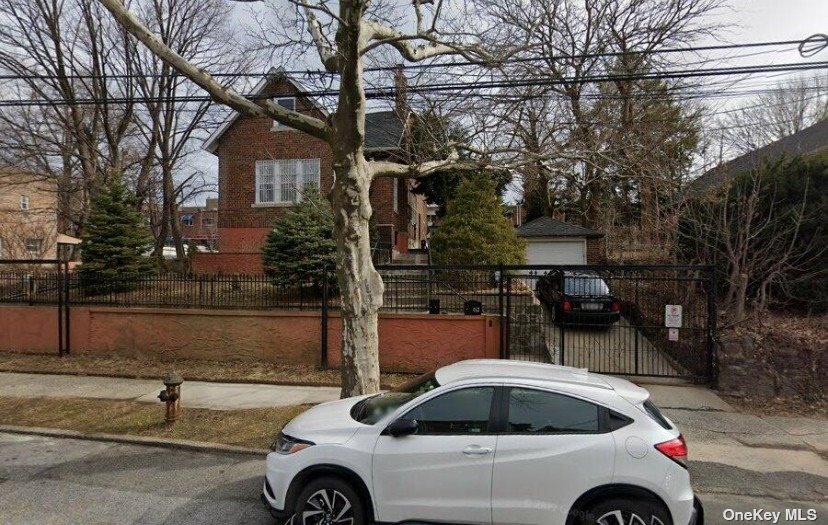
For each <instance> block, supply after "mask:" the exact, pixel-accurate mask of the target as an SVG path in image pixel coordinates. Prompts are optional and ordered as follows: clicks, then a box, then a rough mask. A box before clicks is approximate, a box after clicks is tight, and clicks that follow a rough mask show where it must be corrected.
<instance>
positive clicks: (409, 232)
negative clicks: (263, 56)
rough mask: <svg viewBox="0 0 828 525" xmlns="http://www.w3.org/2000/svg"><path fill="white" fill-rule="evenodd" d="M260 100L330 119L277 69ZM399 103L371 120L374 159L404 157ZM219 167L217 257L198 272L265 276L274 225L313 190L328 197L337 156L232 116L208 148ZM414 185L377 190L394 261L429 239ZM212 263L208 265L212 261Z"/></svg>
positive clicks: (392, 182) (276, 128)
mask: <svg viewBox="0 0 828 525" xmlns="http://www.w3.org/2000/svg"><path fill="white" fill-rule="evenodd" d="M254 94H255V95H264V96H269V97H272V98H273V99H274V100H275V101H276V102H277V103H278V104H280V105H283V106H285V107H288V108H290V109H295V110H296V111H299V112H302V113H306V114H310V115H313V116H314V117H317V118H321V119H324V118H326V117H327V113H326V111H325V109H324V108H322V107H321V106H320V105H319V104H318V103H316V102H315V101H314V100H313V99H312V98H311V97H309V96H306V95H303V88H302V86H301V85H300V84H298V83H297V82H296V81H294V80H293V79H291V78H289V77H288V76H286V75H284V74H283V73H281V72H280V71H278V70H271V76H269V77H268V78H265V79H263V80H262V82H260V83H259V85H258V86H256V88H254ZM404 108H405V105H404V104H402V103H400V102H398V104H397V108H396V109H395V110H393V111H379V112H371V113H368V114H367V115H366V124H365V126H366V131H365V135H366V137H365V145H366V152H367V155H368V156H369V158H393V157H394V155H395V154H396V153H398V152H399V151H400V148H401V145H402V141H403V140H404V135H405V132H406V126H407V122H408V113H407V109H404ZM204 149H205V150H207V151H208V152H210V153H212V154H214V155H216V156H217V157H218V161H219V173H218V175H219V176H218V180H219V197H218V227H217V233H218V251H219V253H218V254H214V255H212V256H209V257H208V256H207V255H204V256H202V255H199V259H200V260H199V261H197V263H196V271H200V272H224V273H249V272H259V271H261V260H260V253H261V248H262V245H263V244H264V241H265V238H266V236H267V234H268V232H269V231H270V230H271V228H272V226H273V223H274V221H277V220H278V219H279V217H280V216H281V214H282V213H283V212H284V211H285V209H287V208H289V207H290V206H292V205H293V203H294V202H296V199H299V198H301V192H302V189H303V188H305V187H308V186H316V187H318V188H321V190H322V192H323V193H324V192H325V190H326V189H327V188H329V187H330V186H331V184H332V182H333V165H332V162H333V158H332V157H333V156H332V152H331V149H330V147H329V146H328V144H327V143H326V142H325V141H323V140H321V139H318V138H315V137H312V136H310V135H308V134H305V133H303V132H301V131H297V130H295V129H292V128H289V127H286V126H284V125H280V124H278V123H276V122H274V121H273V120H271V119H268V118H262V117H250V116H242V115H240V114H238V113H234V114H233V115H232V116H231V117H230V118H229V119H227V120H226V121H225V122H224V123H223V124H222V125H221V126H220V127H219V128H218V129H217V130H216V132H215V133H213V135H212V136H210V137H209V138H208V139H207V141H206V142H205V145H204ZM412 187H413V181H408V180H404V179H393V178H381V179H377V180H375V181H374V182H373V184H372V186H371V205H372V207H373V211H374V221H375V225H376V231H377V240H376V242H375V246H376V247H381V248H387V249H391V250H392V252H393V253H394V254H400V253H405V252H407V251H408V249H409V248H413V247H419V246H420V243H421V241H422V240H424V239H425V238H426V235H427V226H426V208H425V201H424V199H423V198H422V196H418V195H414V194H413V193H412V192H411V189H412ZM208 259H209V260H208Z"/></svg>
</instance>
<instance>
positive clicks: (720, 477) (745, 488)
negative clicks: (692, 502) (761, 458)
mask: <svg viewBox="0 0 828 525" xmlns="http://www.w3.org/2000/svg"><path fill="white" fill-rule="evenodd" d="M262 472H263V461H262V459H257V458H250V457H248V456H238V455H224V454H208V453H201V452H186V451H176V450H168V449H162V448H154V447H145V446H135V445H123V444H114V443H100V442H93V441H79V440H71V439H53V438H46V437H35V436H22V435H12V434H0V524H3V525H6V524H13V525H18V524H20V525H23V524H32V525H51V524H67V525H69V524H71V525H87V524H88V525H103V524H142V525H150V524H175V525H190V524H193V525H195V524H222V525H234V524H239V525H241V524H245V525H258V524H272V523H273V520H272V519H271V518H270V516H269V514H268V513H267V512H265V510H264V509H263V508H262V505H261V502H260V501H259V489H260V485H259V483H260V479H261V475H262ZM691 472H692V474H693V477H694V484H695V486H696V488H697V490H698V491H699V492H700V496H701V499H702V501H703V502H704V504H705V507H706V510H707V512H706V514H707V523H714V524H718V523H748V522H749V521H737V520H732V521H729V520H726V519H724V518H723V512H724V510H725V509H728V508H729V509H733V510H738V511H750V510H752V509H764V510H766V511H782V517H781V519H780V520H779V521H778V523H792V522H791V521H788V520H785V518H784V516H785V514H784V511H785V509H792V508H801V509H816V511H817V512H818V519H817V521H816V522H815V523H826V522H828V500H827V499H826V498H828V478H825V477H822V476H818V475H814V474H807V473H802V472H784V471H782V472H756V471H751V470H746V469H740V468H738V467H734V466H730V465H723V464H719V463H710V462H697V463H693V464H691ZM793 500H802V501H800V502H799V503H794V502H793ZM766 523H770V522H766Z"/></svg>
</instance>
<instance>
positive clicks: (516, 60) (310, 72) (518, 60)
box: [0, 37, 813, 80]
mask: <svg viewBox="0 0 828 525" xmlns="http://www.w3.org/2000/svg"><path fill="white" fill-rule="evenodd" d="M812 38H813V37H809V38H806V39H802V40H776V41H766V42H751V43H742V44H717V45H708V46H696V47H692V46H691V47H679V48H665V49H650V50H628V51H607V52H601V53H581V54H572V55H555V56H532V57H511V58H508V59H505V60H503V61H494V62H487V61H483V60H462V61H460V60H458V61H451V62H430V63H424V64H403V65H394V66H375V67H366V68H364V70H363V71H365V72H379V71H395V70H397V69H399V68H402V69H403V70H420V69H432V68H448V67H466V66H488V67H500V66H504V65H512V64H523V63H531V62H549V61H563V60H575V59H584V58H603V57H606V58H610V57H618V56H626V55H642V54H645V55H659V54H674V53H699V52H703V51H724V50H732V49H747V48H757V47H779V46H800V47H801V46H807V45H809V44H812V43H813V40H812ZM279 73H281V74H285V75H288V76H309V77H310V76H323V77H330V76H336V74H334V73H331V72H329V71H325V70H320V69H295V70H280V71H279ZM271 75H272V73H270V72H257V73H246V72H238V73H211V76H212V77H214V78H245V77H247V78H262V77H267V76H271ZM161 76H162V75H161V74H155V73H149V74H134V73H130V74H117V73H116V74H105V75H92V74H82V75H81V74H76V75H56V74H34V73H33V74H28V75H22V74H16V75H0V80H57V79H66V80H82V79H112V80H118V79H121V80H123V79H132V78H159V77H161Z"/></svg>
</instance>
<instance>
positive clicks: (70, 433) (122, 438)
mask: <svg viewBox="0 0 828 525" xmlns="http://www.w3.org/2000/svg"><path fill="white" fill-rule="evenodd" d="M0 432H5V433H7V434H22V435H29V436H44V437H53V438H61V439H80V440H84V441H101V442H105V443H121V444H126V445H140V446H147V447H162V448H169V449H176V450H187V451H190V452H205V453H213V454H215V453H220V454H237V455H246V456H257V457H261V456H266V455H267V454H269V453H270V451H269V450H267V449H263V448H249V447H239V446H235V445H221V444H218V443H208V442H205V441H190V440H186V439H161V438H154V437H144V436H130V435H125V434H103V433H98V432H80V431H77V430H62V429H55V428H42V427H19V426H16V425H0Z"/></svg>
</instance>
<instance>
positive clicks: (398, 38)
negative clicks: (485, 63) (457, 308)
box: [360, 20, 490, 62]
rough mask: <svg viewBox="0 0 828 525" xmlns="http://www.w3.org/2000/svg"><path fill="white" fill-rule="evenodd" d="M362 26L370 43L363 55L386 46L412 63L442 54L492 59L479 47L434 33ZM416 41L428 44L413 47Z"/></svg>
mask: <svg viewBox="0 0 828 525" xmlns="http://www.w3.org/2000/svg"><path fill="white" fill-rule="evenodd" d="M362 24H363V31H364V32H365V33H366V41H368V42H370V43H369V44H367V45H366V46H365V47H363V48H362V50H361V51H360V54H362V55H364V54H366V53H367V52H369V51H371V50H372V49H375V48H377V47H380V46H382V45H386V44H387V45H390V46H391V47H393V48H394V49H396V50H397V51H398V52H399V53H400V55H402V56H403V58H405V59H406V60H408V61H409V62H420V61H422V60H426V59H427V58H432V57H436V56H440V55H460V56H462V57H464V58H466V59H467V60H488V59H489V58H490V57H489V55H488V53H486V51H485V50H484V49H483V48H482V47H481V46H480V45H478V44H461V43H456V42H444V41H442V40H441V39H440V38H438V37H436V36H435V33H434V32H432V31H419V30H418V32H417V33H416V34H413V35H406V34H404V33H402V32H400V31H398V30H397V29H394V28H393V27H389V26H386V25H384V24H382V23H380V22H378V21H376V20H363V21H362ZM414 40H423V41H425V42H426V43H425V44H414V43H412V41H414ZM371 41H373V42H371Z"/></svg>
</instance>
